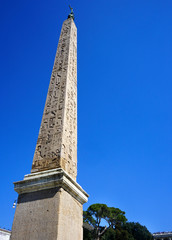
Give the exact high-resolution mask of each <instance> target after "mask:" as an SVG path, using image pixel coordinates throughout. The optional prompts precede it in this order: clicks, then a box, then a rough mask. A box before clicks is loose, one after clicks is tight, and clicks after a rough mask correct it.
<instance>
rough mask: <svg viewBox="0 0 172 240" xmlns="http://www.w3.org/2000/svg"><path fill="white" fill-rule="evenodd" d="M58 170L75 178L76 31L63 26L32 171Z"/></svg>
mask: <svg viewBox="0 0 172 240" xmlns="http://www.w3.org/2000/svg"><path fill="white" fill-rule="evenodd" d="M57 167H61V168H63V169H64V170H66V171H67V172H68V173H69V174H70V175H71V176H72V177H73V178H74V179H76V175H77V29H76V26H75V24H74V22H73V20H72V19H67V20H66V21H65V22H64V23H63V27H62V30H61V35H60V39H59V43H58V48H57V53H56V57H55V61H54V67H53V71H52V75H51V80H50V85H49V89H48V94H47V99H46V103H45V108H44V113H43V117H42V122H41V127H40V131H39V136H38V140H37V145H36V150H35V154H34V159H33V164H32V171H31V172H35V171H43V170H47V169H52V168H57Z"/></svg>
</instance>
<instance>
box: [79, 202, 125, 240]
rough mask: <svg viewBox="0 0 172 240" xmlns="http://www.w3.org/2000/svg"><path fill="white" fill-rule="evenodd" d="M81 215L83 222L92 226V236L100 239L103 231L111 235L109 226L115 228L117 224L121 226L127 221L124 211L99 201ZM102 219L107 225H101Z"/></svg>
mask: <svg viewBox="0 0 172 240" xmlns="http://www.w3.org/2000/svg"><path fill="white" fill-rule="evenodd" d="M83 216H84V222H87V223H89V224H90V225H91V226H93V227H94V231H92V237H95V239H97V240H98V239H100V238H101V239H102V236H103V235H104V234H105V233H106V234H111V235H112V234H113V232H111V231H109V229H110V228H112V229H115V228H116V226H117V225H119V226H123V225H124V224H125V222H126V221H127V219H126V217H125V212H123V211H121V210H120V209H119V208H114V207H108V206H107V205H106V204H99V203H97V204H93V205H91V206H90V207H89V208H88V209H87V211H84V214H83ZM102 220H105V221H106V222H107V224H108V226H102ZM107 231H108V233H107ZM111 238H112V236H111ZM109 239H110V238H109ZM112 239H113V238H112Z"/></svg>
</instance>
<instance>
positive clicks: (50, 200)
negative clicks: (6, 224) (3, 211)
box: [11, 169, 88, 240]
mask: <svg viewBox="0 0 172 240" xmlns="http://www.w3.org/2000/svg"><path fill="white" fill-rule="evenodd" d="M14 185H15V187H14V188H15V190H16V191H17V192H18V193H19V197H18V203H17V208H16V213H15V217H14V222H13V227H12V235H11V240H44V239H45V240H71V239H75V240H82V239H83V230H82V225H83V217H82V214H83V210H82V205H83V203H84V202H86V201H87V199H88V194H87V193H86V192H85V191H84V190H83V189H82V188H81V187H80V186H79V185H78V184H77V183H76V182H75V181H74V180H73V179H72V178H71V177H70V176H69V175H68V174H67V173H66V172H64V171H63V170H62V169H55V170H49V171H44V172H39V173H34V174H29V175H26V176H25V178H24V180H23V181H20V182H16V183H14Z"/></svg>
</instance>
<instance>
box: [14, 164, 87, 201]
mask: <svg viewBox="0 0 172 240" xmlns="http://www.w3.org/2000/svg"><path fill="white" fill-rule="evenodd" d="M55 187H62V188H63V189H64V190H66V191H67V192H68V193H69V194H71V195H72V196H73V197H74V198H75V199H77V200H78V201H79V202H80V203H81V204H84V203H86V202H87V201H88V197H89V195H88V194H87V193H86V192H85V191H84V190H83V189H82V187H81V186H80V185H79V184H78V183H77V182H76V181H75V180H74V179H72V178H71V176H70V175H69V174H68V173H67V172H66V171H64V170H63V169H62V168H56V169H52V170H46V171H42V172H37V173H31V174H27V175H25V176H24V180H22V181H18V182H14V190H15V191H16V192H17V193H18V194H23V193H29V192H35V191H41V190H45V189H50V188H55Z"/></svg>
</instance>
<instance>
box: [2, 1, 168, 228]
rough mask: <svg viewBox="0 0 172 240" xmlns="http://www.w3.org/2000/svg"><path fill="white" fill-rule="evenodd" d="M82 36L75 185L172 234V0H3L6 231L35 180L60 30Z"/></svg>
mask: <svg viewBox="0 0 172 240" xmlns="http://www.w3.org/2000/svg"><path fill="white" fill-rule="evenodd" d="M69 3H71V5H72V6H73V8H74V12H75V16H76V20H75V23H76V26H77V28H78V178H77V179H78V180H77V181H78V183H79V184H80V185H81V186H82V187H83V188H84V189H85V190H86V191H87V192H88V193H89V194H90V198H89V202H88V203H87V204H85V205H84V209H86V208H87V207H88V206H89V205H90V204H93V203H106V204H107V205H108V206H114V207H118V208H120V209H121V210H123V211H125V212H126V217H127V218H128V220H129V221H135V222H140V223H141V224H142V225H146V227H147V228H148V229H149V230H150V231H151V232H156V231H172V221H171V214H172V189H171V185H172V176H171V169H172V161H171V159H172V148H171V143H172V112H171V109H172V96H171V92H172V83H171V79H172V67H171V66H172V30H171V26H172V14H171V9H172V2H171V0H166V1H160V0H156V1H155V0H149V1H148V0H140V1H136V0H130V1H129V0H128V1H127V0H120V1H116V0H107V1H105V0H99V1H98V0H94V1H90V0H87V1H79V0H71V1H67V0H66V1H58V0H51V1H47V0H37V1H33V0H29V1H28V0H25V1H21V0H17V1H12V0H6V1H3V2H1V8H0V24H1V38H0V55H1V57H0V79H1V95H0V105H1V118H0V125H1V128H0V136H1V138H0V148H1V150H0V161H1V174H0V182H1V185H0V186H1V198H0V213H1V214H0V227H5V228H11V226H12V221H13V217H14V211H15V210H14V209H12V204H13V201H14V200H15V199H16V198H17V193H15V192H14V189H13V182H14V181H19V180H22V179H23V177H24V175H25V174H27V173H29V172H30V169H31V164H32V159H33V154H34V150H35V146H36V141H37V136H38V131H39V127H40V123H41V118H42V113H43V108H44V103H45V99H46V94H47V90H48V85H49V80H50V75H51V71H52V67H53V62H54V57H55V52H56V48H57V43H58V39H59V35H60V30H61V26H62V23H63V21H64V20H65V19H66V17H67V15H68V13H69V9H68V5H69Z"/></svg>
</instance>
